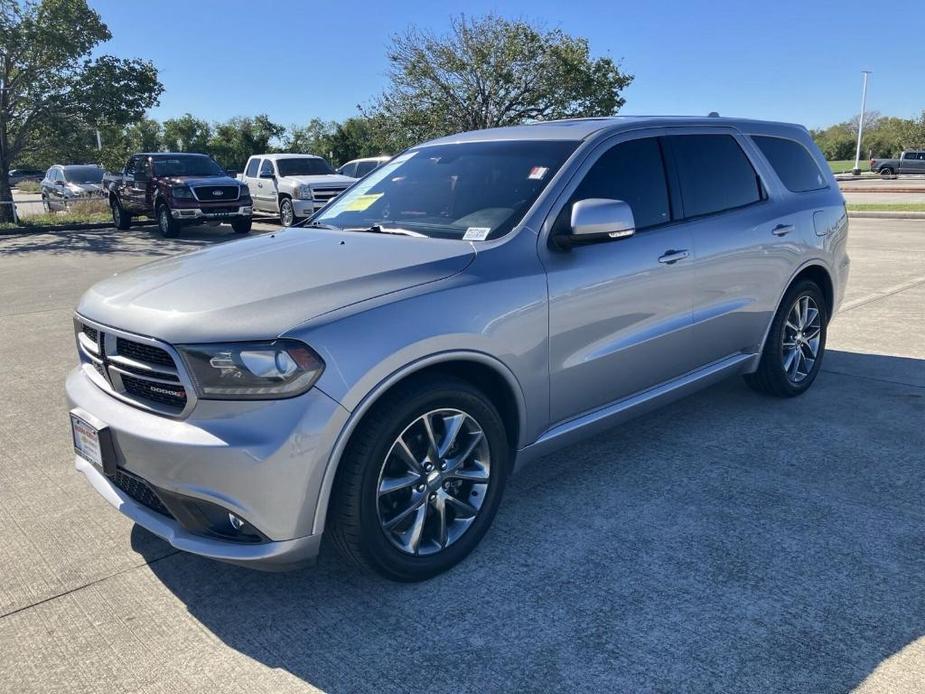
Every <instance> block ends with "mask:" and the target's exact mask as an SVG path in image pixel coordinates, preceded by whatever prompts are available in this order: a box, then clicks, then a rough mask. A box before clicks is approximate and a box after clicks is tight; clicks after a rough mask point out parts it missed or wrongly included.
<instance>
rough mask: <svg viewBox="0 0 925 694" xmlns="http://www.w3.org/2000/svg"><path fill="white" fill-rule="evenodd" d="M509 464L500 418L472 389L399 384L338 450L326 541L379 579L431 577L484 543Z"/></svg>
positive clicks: (436, 382) (453, 384) (446, 381)
mask: <svg viewBox="0 0 925 694" xmlns="http://www.w3.org/2000/svg"><path fill="white" fill-rule="evenodd" d="M509 461H510V447H509V444H508V441H507V436H506V434H505V429H504V424H503V422H502V420H501V417H500V415H499V414H498V411H497V410H496V409H495V407H494V405H492V403H491V402H490V401H489V400H488V399H487V398H486V397H485V396H484V395H483V394H482V393H481V392H480V391H479V390H477V389H475V388H473V387H472V386H470V385H469V384H468V383H466V382H463V381H459V380H456V379H452V378H439V379H419V380H416V381H413V382H411V383H409V384H408V385H405V386H400V387H399V388H398V389H397V390H396V391H395V392H394V393H392V394H391V395H390V396H387V399H386V400H385V401H383V402H382V403H380V404H378V405H377V406H376V407H375V408H374V409H373V410H372V411H371V412H370V414H368V415H367V416H366V417H365V418H364V420H363V421H362V422H361V423H360V427H359V429H358V430H357V431H356V432H355V433H354V435H353V437H352V439H351V441H350V444H349V445H348V447H347V450H346V451H345V453H344V458H343V460H342V461H341V468H340V470H339V471H338V476H337V482H336V486H335V492H334V496H333V498H332V501H331V516H332V518H331V527H330V530H329V536H330V539H331V540H332V541H333V543H334V544H335V546H336V547H337V548H338V550H339V551H340V552H341V554H343V555H344V556H345V557H346V558H347V559H348V560H351V561H353V562H354V563H357V564H359V565H361V566H365V567H367V568H371V569H373V570H374V571H377V572H378V573H380V574H382V575H383V576H385V577H386V578H389V579H392V580H396V581H421V580H425V579H427V578H431V577H432V576H435V575H437V574H439V573H441V572H443V571H446V570H447V569H449V568H451V567H452V566H454V565H455V564H457V563H458V562H460V561H462V560H463V559H464V558H465V557H466V556H467V555H468V554H469V553H470V552H471V551H472V550H473V549H474V548H475V546H476V545H477V544H478V543H479V541H480V540H481V539H482V536H483V535H484V534H485V532H486V531H487V530H488V527H489V526H490V525H491V522H492V519H493V518H494V515H495V512H496V511H497V509H498V505H499V504H500V502H501V495H502V491H503V489H504V484H505V481H506V478H507V472H508V466H509Z"/></svg>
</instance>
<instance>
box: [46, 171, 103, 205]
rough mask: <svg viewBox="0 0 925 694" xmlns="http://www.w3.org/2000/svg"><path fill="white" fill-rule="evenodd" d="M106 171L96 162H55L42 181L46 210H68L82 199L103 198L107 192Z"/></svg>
mask: <svg viewBox="0 0 925 694" xmlns="http://www.w3.org/2000/svg"><path fill="white" fill-rule="evenodd" d="M104 173H105V172H104V171H103V169H102V168H100V167H99V166H97V165H96V164H70V165H67V166H62V165H60V164H55V165H54V166H52V167H51V168H50V169H48V171H47V172H45V178H43V179H42V183H41V185H42V204H43V206H44V207H45V211H46V212H53V211H56V210H67V209H68V208H69V207H70V206H71V204H72V203H75V202H78V201H80V200H100V199H102V198H103V197H104V196H105V194H106V191H105V190H104V189H103V174H104ZM104 209H105V208H104Z"/></svg>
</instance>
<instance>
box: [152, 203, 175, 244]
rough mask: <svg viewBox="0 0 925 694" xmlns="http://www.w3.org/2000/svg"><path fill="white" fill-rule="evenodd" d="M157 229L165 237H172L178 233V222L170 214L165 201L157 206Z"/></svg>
mask: <svg viewBox="0 0 925 694" xmlns="http://www.w3.org/2000/svg"><path fill="white" fill-rule="evenodd" d="M157 230H158V231H160V232H161V236H163V237H164V238H165V239H172V238H174V237H176V236H177V235H178V234H179V233H180V224H179V223H178V222H177V221H176V220H175V219H174V218H173V215H171V214H170V208H169V207H167V205H166V204H165V203H161V204H160V205H158V206H157Z"/></svg>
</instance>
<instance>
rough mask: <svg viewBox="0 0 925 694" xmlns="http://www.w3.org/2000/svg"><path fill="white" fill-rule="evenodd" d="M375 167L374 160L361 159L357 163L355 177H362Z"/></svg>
mask: <svg viewBox="0 0 925 694" xmlns="http://www.w3.org/2000/svg"><path fill="white" fill-rule="evenodd" d="M375 168H376V162H374V161H361V162H360V163H359V164H357V173H356V177H357V178H362V177H363V176H365V175H366V174H368V173H369V172H370V171H374V170H375Z"/></svg>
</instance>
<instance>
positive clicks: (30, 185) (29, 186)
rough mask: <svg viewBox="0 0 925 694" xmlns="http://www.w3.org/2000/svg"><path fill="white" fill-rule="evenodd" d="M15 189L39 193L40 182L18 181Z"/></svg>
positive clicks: (22, 191) (40, 188) (40, 190)
mask: <svg viewBox="0 0 925 694" xmlns="http://www.w3.org/2000/svg"><path fill="white" fill-rule="evenodd" d="M16 190H18V191H19V192H21V193H41V192H42V184H41V183H39V182H38V181H20V182H19V183H17V184H16Z"/></svg>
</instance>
